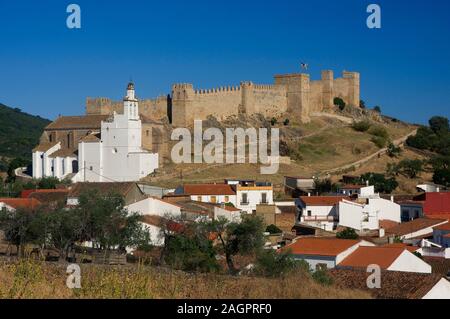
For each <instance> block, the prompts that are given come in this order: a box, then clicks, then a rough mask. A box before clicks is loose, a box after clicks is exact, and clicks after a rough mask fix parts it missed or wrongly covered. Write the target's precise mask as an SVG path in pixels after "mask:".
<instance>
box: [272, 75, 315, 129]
mask: <svg viewBox="0 0 450 319" xmlns="http://www.w3.org/2000/svg"><path fill="white" fill-rule="evenodd" d="M275 85H284V86H286V91H287V112H288V113H290V114H292V115H293V116H294V117H296V118H298V119H299V120H300V121H302V122H303V123H308V122H309V121H310V118H309V112H310V103H309V101H310V92H311V88H310V79H309V74H304V73H300V74H286V75H276V76H275Z"/></svg>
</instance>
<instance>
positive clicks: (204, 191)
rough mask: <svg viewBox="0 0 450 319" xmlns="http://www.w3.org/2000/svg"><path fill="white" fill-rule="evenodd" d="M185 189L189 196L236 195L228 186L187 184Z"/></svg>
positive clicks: (184, 186)
mask: <svg viewBox="0 0 450 319" xmlns="http://www.w3.org/2000/svg"><path fill="white" fill-rule="evenodd" d="M183 189H184V194H188V195H236V192H235V191H234V190H233V188H232V187H231V185H228V184H185V185H183Z"/></svg>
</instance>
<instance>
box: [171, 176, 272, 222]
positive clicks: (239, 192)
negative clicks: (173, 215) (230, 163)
mask: <svg viewBox="0 0 450 319" xmlns="http://www.w3.org/2000/svg"><path fill="white" fill-rule="evenodd" d="M175 195H186V196H190V198H191V200H193V201H198V202H204V203H212V204H227V203H230V204H233V206H234V207H236V208H238V209H239V210H241V211H242V212H245V213H247V214H251V213H254V212H256V206H257V205H273V186H272V184H270V183H265V182H255V181H247V180H245V181H244V180H226V181H225V183H221V184H184V185H182V186H179V187H178V188H177V189H176V190H175Z"/></svg>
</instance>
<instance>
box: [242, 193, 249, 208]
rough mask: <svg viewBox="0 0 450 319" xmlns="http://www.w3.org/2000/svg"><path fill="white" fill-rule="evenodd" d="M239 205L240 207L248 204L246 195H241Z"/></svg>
mask: <svg viewBox="0 0 450 319" xmlns="http://www.w3.org/2000/svg"><path fill="white" fill-rule="evenodd" d="M241 204H242V205H246V204H248V194H247V193H242V198H241Z"/></svg>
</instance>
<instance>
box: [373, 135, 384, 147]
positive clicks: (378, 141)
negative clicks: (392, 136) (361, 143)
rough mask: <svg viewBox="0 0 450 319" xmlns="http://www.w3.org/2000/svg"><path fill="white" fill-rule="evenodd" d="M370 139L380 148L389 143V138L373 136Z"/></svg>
mask: <svg viewBox="0 0 450 319" xmlns="http://www.w3.org/2000/svg"><path fill="white" fill-rule="evenodd" d="M370 141H371V142H372V143H373V144H375V145H376V146H377V147H378V148H384V147H386V144H387V143H388V141H387V139H385V138H383V137H379V136H373V137H372V138H371V139H370Z"/></svg>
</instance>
